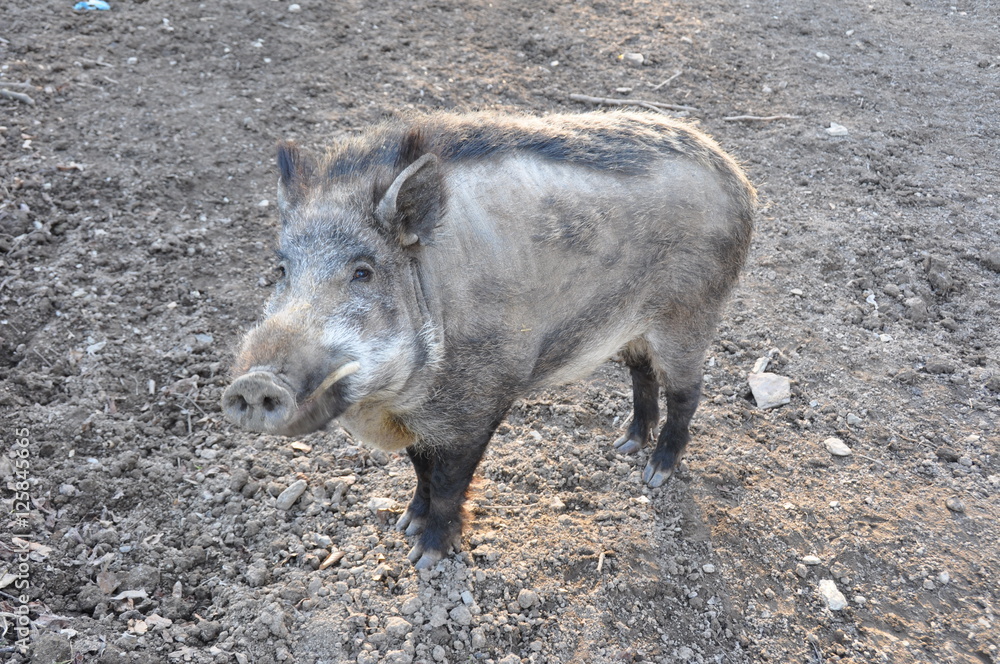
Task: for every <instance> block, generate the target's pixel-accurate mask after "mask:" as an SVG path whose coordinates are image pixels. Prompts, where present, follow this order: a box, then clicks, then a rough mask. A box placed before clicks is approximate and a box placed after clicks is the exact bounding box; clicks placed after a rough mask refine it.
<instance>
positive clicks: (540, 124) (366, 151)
mask: <svg viewBox="0 0 1000 664" xmlns="http://www.w3.org/2000/svg"><path fill="white" fill-rule="evenodd" d="M551 119H552V116H550V118H548V119H545V118H536V117H532V116H527V115H524V116H510V115H498V114H494V113H487V112H483V113H474V114H469V115H461V116H456V115H446V114H436V115H426V116H417V117H416V118H409V119H404V120H389V121H386V122H385V123H383V124H381V125H378V126H376V127H375V128H373V129H370V130H368V131H366V132H365V133H363V134H361V135H359V136H355V137H353V138H351V139H348V140H346V141H344V142H342V143H341V144H340V145H338V146H336V147H334V148H333V149H332V150H331V151H330V152H329V153H328V154H327V156H326V158H325V159H324V162H323V163H322V164H321V167H320V169H319V170H320V172H324V173H325V174H326V176H327V177H328V178H329V179H333V180H336V179H340V178H342V177H345V176H356V175H367V174H371V171H372V170H373V169H375V168H379V167H387V166H388V167H395V168H396V169H400V170H401V168H403V167H405V166H406V165H407V164H409V163H412V162H413V161H414V160H415V159H416V158H418V157H419V156H420V155H421V154H423V153H424V152H428V151H429V152H433V153H435V154H436V155H437V156H438V157H439V158H440V159H441V160H442V161H443V162H445V163H447V162H461V161H476V160H488V159H491V158H497V157H504V156H507V155H511V154H514V153H528V154H533V155H537V156H538V157H539V158H541V159H545V160H550V161H561V162H567V163H571V164H577V165H581V166H587V167H590V168H595V169H599V170H609V171H618V172H621V173H622V174H629V175H634V174H639V173H643V172H645V171H646V169H647V167H648V166H649V164H650V162H651V161H653V160H655V158H656V157H663V156H664V155H666V154H669V153H675V154H680V155H685V156H687V157H689V158H691V157H693V158H695V159H696V160H698V161H701V162H702V163H705V164H707V165H710V166H712V167H714V168H716V169H717V170H729V168H726V167H725V166H723V164H722V159H721V155H720V152H719V151H717V150H713V149H712V146H710V145H708V144H706V143H705V142H704V139H701V138H699V137H698V136H696V135H695V134H694V133H693V132H692V131H691V129H690V128H689V127H688V126H687V125H685V124H684V123H682V122H679V121H676V120H671V119H669V118H666V117H665V116H655V115H652V114H650V113H625V112H609V113H589V114H577V115H567V116H561V117H557V118H556V119H558V121H557V122H553V121H551Z"/></svg>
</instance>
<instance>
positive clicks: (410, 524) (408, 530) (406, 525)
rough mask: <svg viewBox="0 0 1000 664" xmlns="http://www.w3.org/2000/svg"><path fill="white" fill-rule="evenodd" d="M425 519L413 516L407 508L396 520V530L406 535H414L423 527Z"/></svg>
mask: <svg viewBox="0 0 1000 664" xmlns="http://www.w3.org/2000/svg"><path fill="white" fill-rule="evenodd" d="M424 523H425V519H424V518H423V517H419V516H414V514H413V510H412V509H409V508H408V509H407V510H406V511H405V512H403V515H402V516H401V517H399V520H398V521H396V530H400V531H402V532H404V533H405V534H407V535H416V534H417V533H419V532H420V531H422V530H423V529H424Z"/></svg>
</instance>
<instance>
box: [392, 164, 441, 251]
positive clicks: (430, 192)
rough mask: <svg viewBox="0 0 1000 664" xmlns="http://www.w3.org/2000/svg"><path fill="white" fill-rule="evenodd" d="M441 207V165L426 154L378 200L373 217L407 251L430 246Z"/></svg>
mask: <svg viewBox="0 0 1000 664" xmlns="http://www.w3.org/2000/svg"><path fill="white" fill-rule="evenodd" d="M443 207H444V183H443V182H442V179H441V161H440V160H439V159H438V158H437V156H436V155H434V154H432V153H430V152H428V153H426V154H424V155H423V156H422V157H420V158H419V159H417V160H416V161H415V162H413V163H412V164H410V165H409V166H407V167H406V168H404V169H403V171H402V172H401V173H400V174H399V175H397V176H396V179H395V180H393V181H392V184H391V185H389V188H388V189H387V190H386V192H385V194H383V195H382V198H381V200H379V202H378V206H377V207H376V209H375V216H376V218H377V219H378V220H379V222H381V223H382V225H383V226H384V227H385V228H386V230H388V231H389V232H390V234H394V235H396V237H398V238H399V242H400V244H402V245H403V246H404V247H408V246H411V245H413V244H416V243H418V242H420V243H421V244H429V243H430V241H431V239H432V236H433V232H434V227H435V226H436V225H437V222H438V218H439V217H440V215H441V210H442V208H443Z"/></svg>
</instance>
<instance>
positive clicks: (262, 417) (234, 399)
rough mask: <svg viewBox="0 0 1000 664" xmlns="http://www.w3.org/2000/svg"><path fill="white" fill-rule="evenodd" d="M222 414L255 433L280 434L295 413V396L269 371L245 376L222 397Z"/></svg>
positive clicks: (233, 384)
mask: <svg viewBox="0 0 1000 664" xmlns="http://www.w3.org/2000/svg"><path fill="white" fill-rule="evenodd" d="M222 411H223V412H224V413H225V415H226V417H227V418H229V420H230V421H232V422H234V423H235V424H238V425H240V426H241V427H243V428H245V429H249V430H251V431H264V432H268V433H274V432H277V431H280V430H281V429H282V428H283V427H284V426H285V424H287V422H288V420H289V419H290V418H291V417H292V416H293V414H294V412H295V397H294V395H292V393H291V391H289V389H288V388H287V387H285V386H284V385H283V384H282V383H281V381H280V380H279V379H278V377H277V376H275V375H274V374H272V373H270V372H267V371H255V372H253V373H249V374H244V375H243V376H240V377H239V378H237V379H236V380H234V381H233V383H232V385H230V386H229V387H228V388H226V391H225V392H224V393H223V395H222Z"/></svg>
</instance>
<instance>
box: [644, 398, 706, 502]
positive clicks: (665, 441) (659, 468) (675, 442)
mask: <svg viewBox="0 0 1000 664" xmlns="http://www.w3.org/2000/svg"><path fill="white" fill-rule="evenodd" d="M699 401H701V383H700V381H699V383H698V384H696V385H694V386H693V387H690V388H688V389H684V390H667V422H666V424H664V425H663V429H662V430H661V431H660V435H659V437H658V438H657V440H656V449H655V450H654V451H653V454H652V456H651V457H650V459H649V463H648V464H646V468H645V470H643V472H642V479H643V481H644V482H645V483H646V484H648V485H649V486H651V487H654V488H655V487H658V486H660V485H662V484H663V483H664V482H666V481H667V480H668V479H669V478H670V475H671V473H672V472H673V470H674V466H675V465H676V464H677V460H678V459H679V458H680V456H681V454H682V453H683V452H684V448H685V447H687V444H688V441H689V440H690V439H691V433H690V431H689V430H688V426H689V425H690V424H691V418H692V417H693V416H694V412H695V411H696V410H698V402H699Z"/></svg>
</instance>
